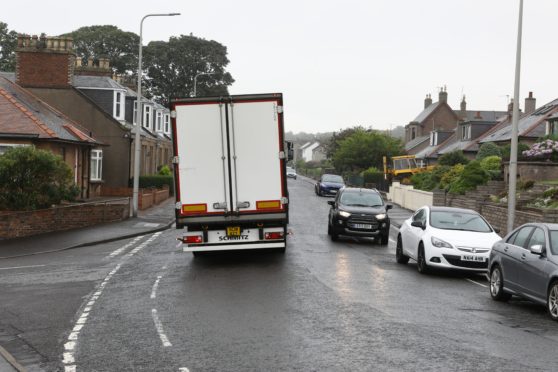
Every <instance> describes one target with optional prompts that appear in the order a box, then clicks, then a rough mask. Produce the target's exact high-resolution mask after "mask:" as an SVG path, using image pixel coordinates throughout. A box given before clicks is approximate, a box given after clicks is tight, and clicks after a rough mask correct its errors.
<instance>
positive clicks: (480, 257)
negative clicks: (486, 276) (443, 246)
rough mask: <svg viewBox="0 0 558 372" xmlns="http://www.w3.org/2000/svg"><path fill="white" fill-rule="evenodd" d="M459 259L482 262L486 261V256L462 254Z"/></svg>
mask: <svg viewBox="0 0 558 372" xmlns="http://www.w3.org/2000/svg"><path fill="white" fill-rule="evenodd" d="M461 261H472V262H484V261H486V257H482V256H472V255H463V256H461Z"/></svg>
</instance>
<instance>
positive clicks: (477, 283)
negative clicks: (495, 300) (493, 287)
mask: <svg viewBox="0 0 558 372" xmlns="http://www.w3.org/2000/svg"><path fill="white" fill-rule="evenodd" d="M465 280H467V281H469V282H471V283H475V284H476V285H480V286H481V287H484V288H488V286H487V285H486V284H482V283H479V282H476V281H474V280H472V279H469V278H465Z"/></svg>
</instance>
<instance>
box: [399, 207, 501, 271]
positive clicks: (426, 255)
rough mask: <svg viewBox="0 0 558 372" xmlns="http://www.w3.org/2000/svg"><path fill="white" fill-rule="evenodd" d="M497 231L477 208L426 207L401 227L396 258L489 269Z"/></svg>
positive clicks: (427, 265)
mask: <svg viewBox="0 0 558 372" xmlns="http://www.w3.org/2000/svg"><path fill="white" fill-rule="evenodd" d="M500 239H501V238H500V236H499V235H498V234H497V231H496V230H495V229H494V228H492V226H490V224H489V223H488V222H486V220H485V219H484V218H483V217H482V216H481V215H480V214H478V213H477V212H475V211H473V210H470V209H461V208H451V207H427V206H426V207H422V208H420V209H419V210H417V211H416V212H415V214H414V215H413V216H412V217H411V218H409V219H407V220H405V222H403V224H402V225H401V228H400V229H399V234H398V236H397V245H396V248H395V259H396V261H397V262H398V263H400V264H406V263H407V262H408V261H409V258H411V259H413V260H415V261H417V267H418V271H419V272H420V273H427V272H428V271H429V270H430V269H431V268H443V269H459V270H469V271H479V272H485V271H486V269H487V268H488V257H489V254H490V250H491V248H492V245H493V244H494V243H495V242H497V241H498V240H500Z"/></svg>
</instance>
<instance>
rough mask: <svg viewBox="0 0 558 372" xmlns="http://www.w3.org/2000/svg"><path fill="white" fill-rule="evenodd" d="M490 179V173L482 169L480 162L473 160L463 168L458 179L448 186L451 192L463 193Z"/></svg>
mask: <svg viewBox="0 0 558 372" xmlns="http://www.w3.org/2000/svg"><path fill="white" fill-rule="evenodd" d="M489 179H490V175H489V174H488V173H487V172H486V171H485V170H484V169H482V167H481V165H480V162H479V161H478V160H474V161H472V162H470V163H469V164H467V165H466V166H465V167H464V168H463V173H461V176H460V177H459V179H458V180H457V181H455V182H453V183H452V184H451V185H450V187H449V192H450V193H452V194H464V193H465V192H466V191H469V190H472V189H474V188H475V187H477V186H479V185H484V184H485V183H486V182H487V181H488V180H489Z"/></svg>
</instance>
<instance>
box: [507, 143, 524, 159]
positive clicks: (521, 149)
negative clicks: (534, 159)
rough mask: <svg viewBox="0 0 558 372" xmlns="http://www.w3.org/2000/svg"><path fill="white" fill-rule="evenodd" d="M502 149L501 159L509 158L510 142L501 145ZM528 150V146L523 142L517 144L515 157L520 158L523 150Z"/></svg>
mask: <svg viewBox="0 0 558 372" xmlns="http://www.w3.org/2000/svg"><path fill="white" fill-rule="evenodd" d="M501 150H502V159H503V160H510V152H511V144H509V143H508V144H507V145H504V146H502V147H501ZM525 150H529V146H528V145H526V144H524V143H518V144H517V157H518V158H520V157H522V156H523V151H525Z"/></svg>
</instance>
